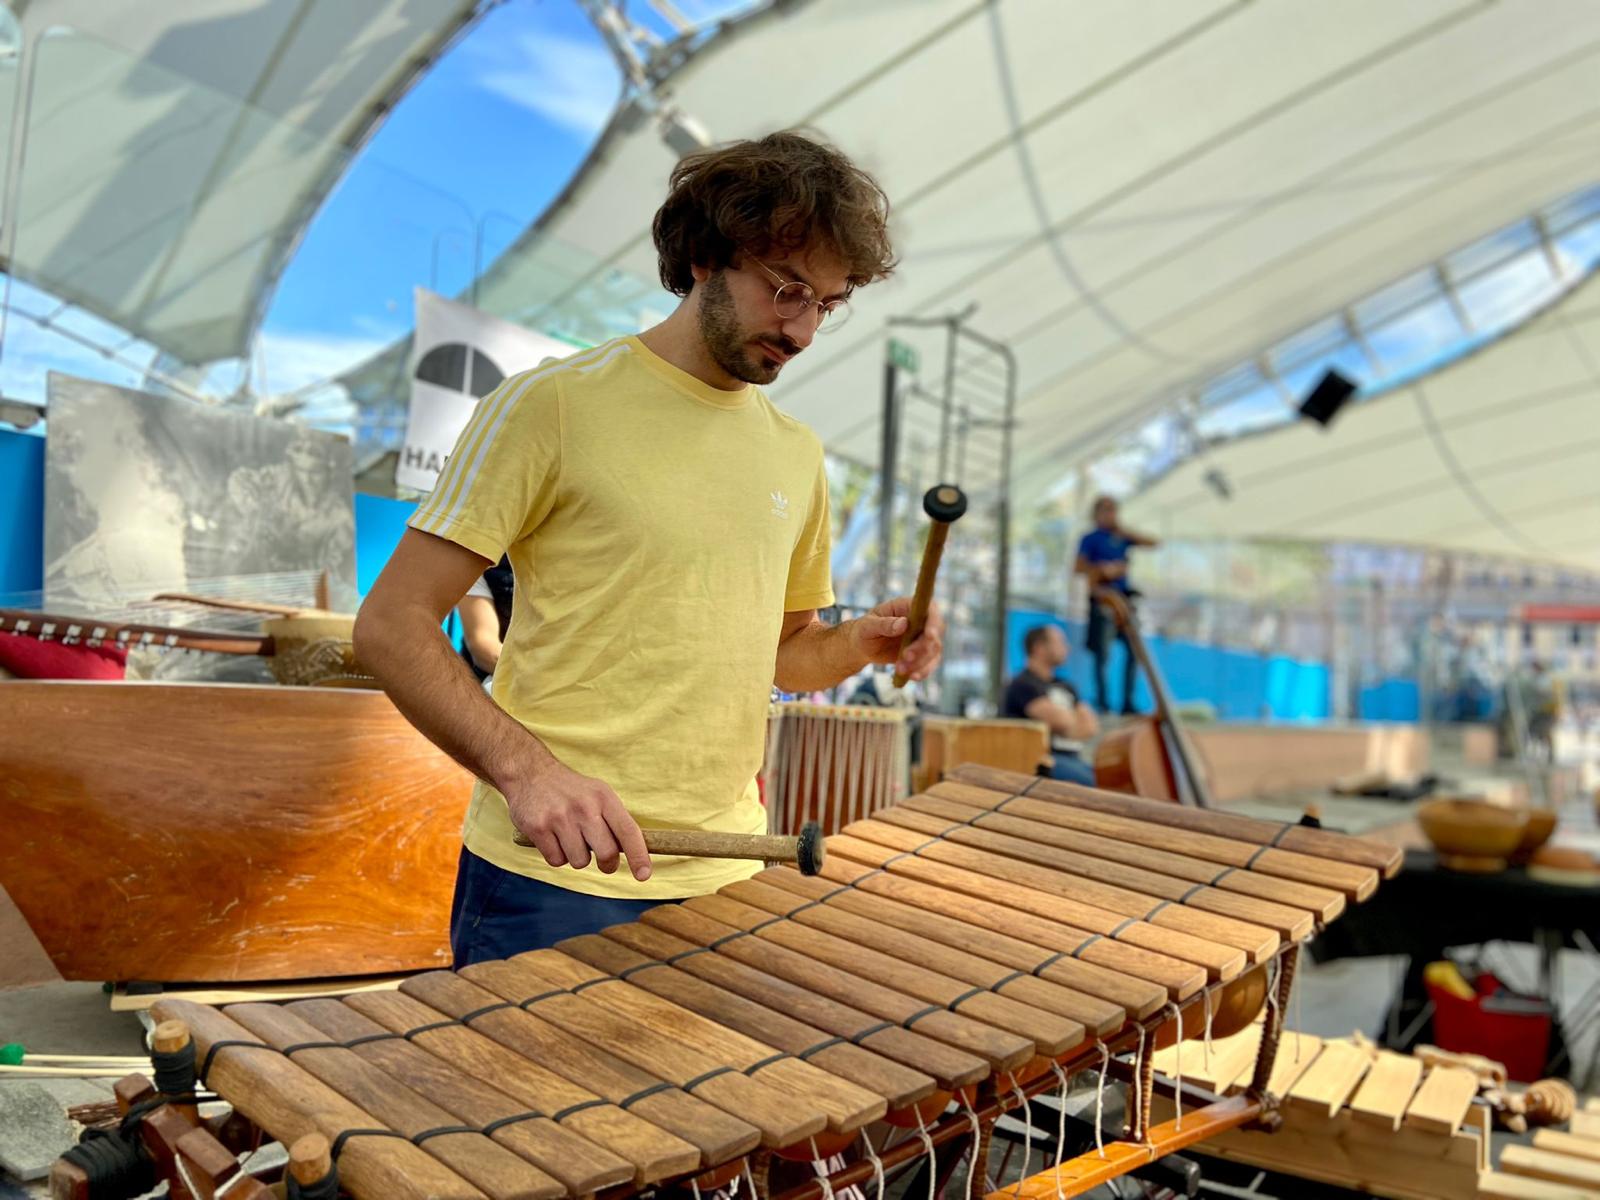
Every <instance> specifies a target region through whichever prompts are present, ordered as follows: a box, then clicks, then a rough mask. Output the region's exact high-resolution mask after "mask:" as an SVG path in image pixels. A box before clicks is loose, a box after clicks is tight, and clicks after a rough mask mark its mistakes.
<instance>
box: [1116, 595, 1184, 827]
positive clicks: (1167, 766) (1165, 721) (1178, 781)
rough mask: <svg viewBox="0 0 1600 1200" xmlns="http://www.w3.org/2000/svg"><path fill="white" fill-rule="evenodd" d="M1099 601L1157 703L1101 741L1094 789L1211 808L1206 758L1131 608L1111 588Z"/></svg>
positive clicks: (1126, 601)
mask: <svg viewBox="0 0 1600 1200" xmlns="http://www.w3.org/2000/svg"><path fill="white" fill-rule="evenodd" d="M1094 599H1095V603H1096V604H1099V605H1101V606H1102V607H1104V608H1105V609H1106V610H1107V611H1109V612H1110V613H1111V616H1112V618H1113V619H1114V620H1115V621H1116V623H1117V627H1118V628H1119V629H1121V630H1122V632H1123V633H1124V634H1125V635H1126V636H1127V644H1128V649H1129V650H1130V651H1131V652H1132V654H1133V657H1134V658H1135V659H1136V660H1137V661H1138V663H1139V666H1140V667H1142V668H1143V670H1144V674H1145V678H1146V679H1148V680H1149V681H1150V694H1151V695H1152V696H1154V697H1155V702H1156V711H1155V712H1154V713H1153V714H1140V715H1138V716H1135V717H1133V718H1132V719H1130V720H1129V721H1128V722H1127V723H1126V724H1124V725H1121V726H1119V727H1118V728H1116V729H1113V730H1112V731H1111V732H1110V733H1107V734H1106V735H1105V736H1104V737H1102V738H1101V739H1100V742H1099V744H1098V745H1097V746H1096V747H1095V751H1094V781H1095V786H1096V787H1101V788H1105V789H1106V790H1107V791H1112V792H1128V793H1131V794H1133V795H1136V796H1143V797H1145V798H1146V799H1147V800H1175V801H1177V802H1178V803H1179V804H1191V805H1194V806H1195V807H1197V808H1211V807H1212V803H1211V793H1210V790H1209V789H1208V787H1207V785H1206V769H1205V763H1204V760H1202V758H1201V757H1200V754H1199V751H1197V750H1196V749H1195V747H1194V744H1193V743H1192V742H1190V741H1189V739H1188V737H1187V736H1186V735H1185V733H1184V731H1183V726H1182V725H1181V724H1179V722H1178V718H1177V714H1176V712H1175V706H1174V704H1173V702H1172V694H1171V693H1170V692H1169V691H1168V690H1167V681H1166V680H1165V679H1164V678H1163V677H1162V675H1161V668H1160V667H1158V666H1157V665H1156V662H1155V659H1154V658H1153V657H1151V654H1150V651H1149V649H1148V648H1147V647H1146V646H1145V644H1144V637H1143V636H1142V635H1141V634H1140V632H1139V622H1138V619H1137V618H1136V617H1135V616H1134V613H1133V607H1132V605H1130V604H1129V603H1128V599H1127V597H1126V596H1124V595H1123V594H1122V593H1121V592H1118V591H1116V590H1115V589H1112V588H1096V589H1095V592H1094Z"/></svg>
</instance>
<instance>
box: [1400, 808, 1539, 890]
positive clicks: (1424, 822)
mask: <svg viewBox="0 0 1600 1200" xmlns="http://www.w3.org/2000/svg"><path fill="white" fill-rule="evenodd" d="M1416 821H1418V824H1419V826H1422V832H1424V834H1427V840H1429V842H1432V843H1434V850H1437V851H1438V862H1440V866H1445V867H1450V869H1451V870H1472V872H1480V874H1493V872H1496V870H1504V869H1506V862H1507V859H1509V858H1510V854H1512V853H1514V851H1515V850H1517V846H1518V845H1520V843H1522V835H1523V830H1526V827H1528V810H1526V808H1507V806H1506V805H1496V803H1491V802H1488V800H1464V798H1442V800H1429V802H1427V803H1426V805H1422V806H1421V808H1418V810H1416Z"/></svg>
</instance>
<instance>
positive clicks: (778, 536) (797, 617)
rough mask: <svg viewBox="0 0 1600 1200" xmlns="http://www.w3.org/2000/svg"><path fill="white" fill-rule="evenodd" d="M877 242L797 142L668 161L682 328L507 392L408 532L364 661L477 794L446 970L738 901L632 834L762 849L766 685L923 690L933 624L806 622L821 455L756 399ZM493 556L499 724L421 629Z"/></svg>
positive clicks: (667, 235)
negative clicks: (893, 674)
mask: <svg viewBox="0 0 1600 1200" xmlns="http://www.w3.org/2000/svg"><path fill="white" fill-rule="evenodd" d="M887 215H888V202H887V200H886V198H885V197H884V195H883V192H882V191H881V189H879V187H878V185H877V184H876V183H874V182H873V180H872V179H871V178H870V177H868V176H867V175H866V174H865V173H863V172H862V171H860V170H859V169H858V168H856V167H855V166H853V165H852V164H851V163H850V162H849V160H848V159H846V158H845V157H844V156H843V155H841V154H839V153H838V152H837V151H835V150H833V149H831V148H829V147H826V146H823V145H820V144H818V143H816V142H814V141H811V140H809V139H807V138H805V137H802V136H800V135H798V134H794V133H779V134H773V135H771V136H769V137H766V138H762V139H760V140H758V141H753V142H742V143H735V144H733V145H730V146H727V147H724V148H722V149H720V150H714V151H708V152H706V153H703V154H698V155H694V156H692V157H690V158H688V159H685V160H684V161H683V162H681V163H680V164H679V165H678V167H677V168H676V169H675V170H674V171H673V174H672V179H671V184H670V191H669V194H668V197H667V200H666V202H665V203H664V204H663V205H662V207H661V209H660V211H659V212H657V214H656V217H655V223H654V235H655V244H656V248H657V252H658V255H659V261H660V271H661V279H662V282H663V284H665V285H666V287H667V288H668V289H669V290H670V291H672V292H674V293H676V294H677V295H679V296H681V297H682V301H681V303H680V304H679V305H678V307H677V309H676V310H675V311H674V312H673V313H672V315H671V316H669V317H668V318H667V319H666V320H665V321H663V322H662V323H661V324H659V325H657V326H655V327H654V328H652V329H649V330H646V331H645V332H644V333H642V334H640V335H639V336H637V337H624V338H618V339H616V340H614V341H610V342H607V343H605V344H603V345H600V346H597V347H595V348H594V349H592V350H588V351H585V352H583V353H581V354H575V355H572V356H571V357H569V358H567V359H564V360H562V361H561V362H558V363H552V364H546V365H545V366H542V367H540V368H538V369H536V370H532V371H526V372H524V373H522V374H520V375H517V376H514V377H512V378H510V379H508V380H506V382H505V383H504V384H502V385H501V387H500V388H498V389H497V390H496V391H495V392H494V393H492V394H491V395H489V396H486V397H485V398H484V399H483V400H482V401H481V402H480V403H479V404H478V407H477V410H476V412H475V413H474V415H473V417H472V420H471V421H470V422H469V423H468V424H467V427H466V429H465V430H464V431H463V432H462V435H461V438H460V440H459V441H458V442H457V443H456V448H455V450H454V451H453V452H452V454H451V455H450V460H449V463H448V464H447V466H446V468H445V470H444V472H443V473H442V474H441V475H440V477H439V482H438V485H437V486H436V487H435V489H434V491H433V493H432V495H431V496H430V497H429V498H428V499H427V500H426V501H425V502H424V503H423V504H422V505H421V507H419V508H418V510H417V512H416V514H415V515H414V516H413V517H412V519H411V522H410V526H411V527H410V528H409V529H408V530H407V531H406V534H405V536H404V538H403V539H402V540H401V542H400V545H399V547H398V548H397V549H396V550H395V553H394V556H393V557H392V558H391V559H390V561H389V564H388V566H387V567H385V568H384V571H383V574H382V576H381V577H380V578H379V580H378V582H377V584H376V585H375V586H374V587H373V589H372V592H371V594H370V595H369V596H368V597H367V600H366V603H365V604H364V605H363V606H362V609H361V614H360V617H359V618H358V620H357V624H356V634H355V636H356V652H357V654H358V656H359V657H360V659H361V661H362V662H363V663H365V664H366V665H367V666H368V668H369V669H370V670H371V671H372V672H373V673H374V674H375V675H376V676H377V677H378V679H379V680H380V681H381V682H382V683H383V686H384V688H385V690H387V691H388V693H389V695H390V696H391V697H392V698H393V700H394V702H395V704H396V705H398V706H399V708H400V710H401V711H402V712H404V713H405V714H406V716H407V717H408V718H410V720H411V721H412V722H413V723H414V724H415V725H416V726H417V728H418V729H420V730H421V731H422V732H423V733H424V734H426V735H427V737H428V738H429V739H431V740H432V741H433V742H434V743H436V744H437V745H438V746H440V747H441V748H442V749H444V750H445V751H446V752H448V753H449V754H451V755H452V756H453V757H454V758H455V759H456V760H457V761H459V762H460V763H462V764H463V765H464V766H465V767H467V769H468V770H470V771H471V772H472V773H473V774H474V775H475V776H477V778H478V780H479V783H478V784H477V786H476V789H475V791H474V793H473V798H472V804H471V808H470V809H469V811H468V815H467V821H466V826H465V830H464V833H463V841H464V843H465V844H464V847H463V849H462V854H461V862H460V866H459V869H458V873H457V878H456V892H455V899H454V902H453V905H452V912H451V931H450V936H451V945H452V948H453V950H454V953H455V959H456V964H457V965H458V966H463V965H466V964H467V963H470V962H475V961H479V960H482V959H489V958H501V957H505V956H506V955H509V954H515V953H518V952H521V951H524V950H529V949H534V948H537V947H541V946H547V945H550V944H552V943H554V942H556V941H558V940H560V939H562V938H565V937H571V936H574V935H576V934H580V933H588V932H593V931H595V930H597V929H600V928H603V927H604V926H606V925H610V924H614V923H616V922H618V921H626V920H631V919H633V918H634V917H635V916H637V915H638V913H639V912H640V911H642V909H644V908H645V907H648V906H649V905H650V904H654V903H659V902H660V901H662V900H668V899H674V898H680V897H685V896H692V895H699V894H704V893H707V892H711V891H715V890H716V889H717V888H719V887H721V886H722V885H724V884H726V883H729V882H732V881H733V880H736V879H739V878H743V877H745V876H747V875H749V874H751V873H752V872H753V871H754V870H756V869H758V868H759V864H752V863H748V862H736V861H731V860H726V859H684V858H678V859H660V860H658V861H656V862H654V863H652V862H651V861H650V856H649V854H648V853H647V852H646V849H645V845H644V838H643V836H642V834H641V833H640V826H641V824H642V825H644V826H647V827H655V828H673V829H705V830H719V831H733V832H742V833H756V832H763V831H764V830H765V826H766V818H765V811H764V810H763V809H762V807H761V805H760V802H759V800H758V798H757V793H756V786H755V776H756V773H757V771H758V770H759V769H760V765H761V755H762V745H763V740H764V739H763V735H764V730H765V723H766V712H767V700H768V695H769V686H770V685H771V684H772V683H773V682H776V683H777V684H778V686H779V687H781V688H784V689H785V690H788V691H811V690H815V689H819V688H826V687H830V686H832V685H834V684H836V683H838V682H840V681H841V680H843V679H846V678H848V677H849V676H851V675H852V674H854V673H855V672H857V671H858V670H860V669H861V668H862V667H864V666H865V665H866V664H868V663H897V664H898V666H899V667H900V669H902V670H904V671H905V672H906V673H907V674H909V675H910V676H911V677H912V678H915V679H921V678H925V677H926V676H927V674H928V673H929V672H930V671H931V670H932V669H933V667H934V666H935V665H936V664H937V662H938V659H939V655H940V649H941V645H940V644H941V636H942V632H943V624H942V621H941V620H940V618H939V617H938V615H937V613H934V614H932V615H931V616H930V619H929V621H928V625H927V628H926V629H925V631H924V633H923V634H922V636H921V637H920V638H919V639H918V640H917V641H916V642H914V643H913V644H912V645H911V646H910V647H908V649H907V650H906V652H905V653H904V655H901V654H900V642H901V638H902V635H903V633H904V632H905V629H906V613H907V612H908V610H909V601H908V600H907V599H906V598H903V597H902V598H899V599H895V600H890V601H888V602H886V603H883V604H880V605H879V606H878V607H877V608H875V609H873V610H872V612H871V613H870V614H868V615H867V616H864V617H861V618H859V619H857V620H854V621H847V622H845V623H843V624H841V625H838V626H832V627H830V626H825V625H823V624H822V623H821V622H820V621H819V620H818V619H817V610H818V609H820V608H824V607H827V606H828V605H830V604H832V603H833V589H832V582H831V576H830V573H829V561H828V560H829V550H830V546H829V517H828V486H827V479H826V476H825V474H824V469H823V456H822V446H821V444H820V443H819V442H818V440H817V438H816V436H815V435H814V434H813V433H811V431H810V430H808V429H807V428H805V427H804V426H803V425H801V424H800V423H799V422H798V421H795V420H793V419H792V418H790V417H788V416H786V415H785V414H783V413H782V412H780V411H778V409H777V408H775V407H774V406H773V404H772V403H771V402H770V401H769V400H768V399H767V397H766V395H765V394H764V393H763V392H762V391H761V389H760V387H759V386H758V385H761V384H766V383H771V382H772V381H773V380H774V379H776V378H777V377H778V374H779V372H780V371H781V370H782V368H783V365H784V364H785V363H786V362H787V361H788V360H789V359H790V358H792V357H794V356H795V355H796V354H799V353H800V352H801V351H803V350H805V349H806V348H807V347H809V346H810V345H811V342H812V338H813V336H814V335H815V334H816V333H817V332H818V330H819V328H821V329H827V328H828V327H829V326H837V325H838V324H840V323H842V321H843V319H844V317H845V316H846V315H847V312H848V308H847V306H848V303H849V300H850V296H851V293H852V292H853V291H854V290H855V289H856V288H859V287H863V286H865V285H867V284H869V283H871V282H873V281H874V280H877V279H882V278H883V277H885V276H886V275H887V274H888V273H889V271H890V269H891V268H892V266H893V255H892V251H891V248H890V244H889V237H888V230H887ZM502 553H504V554H507V555H508V556H509V558H510V561H511V565H512V567H513V569H514V570H515V574H516V581H517V586H516V589H515V595H514V602H513V616H512V621H511V627H510V630H509V632H508V634H507V637H506V641H505V647H504V650H503V651H502V654H501V657H500V661H499V666H498V669H497V670H496V673H495V690H494V698H493V699H492V700H491V699H490V698H489V697H488V696H486V695H485V694H484V693H483V691H482V690H481V689H480V688H479V687H478V685H477V684H476V682H475V681H474V680H473V677H472V675H471V673H470V672H469V671H468V669H467V667H466V665H465V664H464V663H463V662H462V661H461V659H460V658H458V657H457V656H456V655H455V654H454V652H453V651H452V650H451V648H450V646H449V644H448V642H447V641H446V640H445V638H444V636H443V634H442V633H441V632H440V629H439V623H440V621H441V620H442V619H443V617H444V616H445V614H446V613H448V612H449V611H450V609H451V607H452V606H453V605H455V604H456V602H457V601H459V600H460V599H461V597H462V595H463V594H464V593H465V592H466V590H467V588H468V586H469V585H470V584H471V583H472V581H473V580H474V579H475V578H477V577H478V576H479V575H481V574H482V573H483V571H484V569H485V568H486V567H488V566H489V565H490V564H491V563H493V562H495V561H497V560H498V559H499V558H500V556H501V554H502ZM515 830H520V831H521V832H522V833H524V834H525V835H527V837H528V838H529V839H531V840H532V842H533V843H534V845H535V846H537V850H530V849H524V848H521V847H518V846H516V845H514V844H513V841H512V836H513V833H514V831H515ZM624 858H625V859H626V861H627V864H628V867H629V868H630V871H631V874H630V872H628V871H624V872H618V871H617V866H618V863H619V860H621V859H624Z"/></svg>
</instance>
